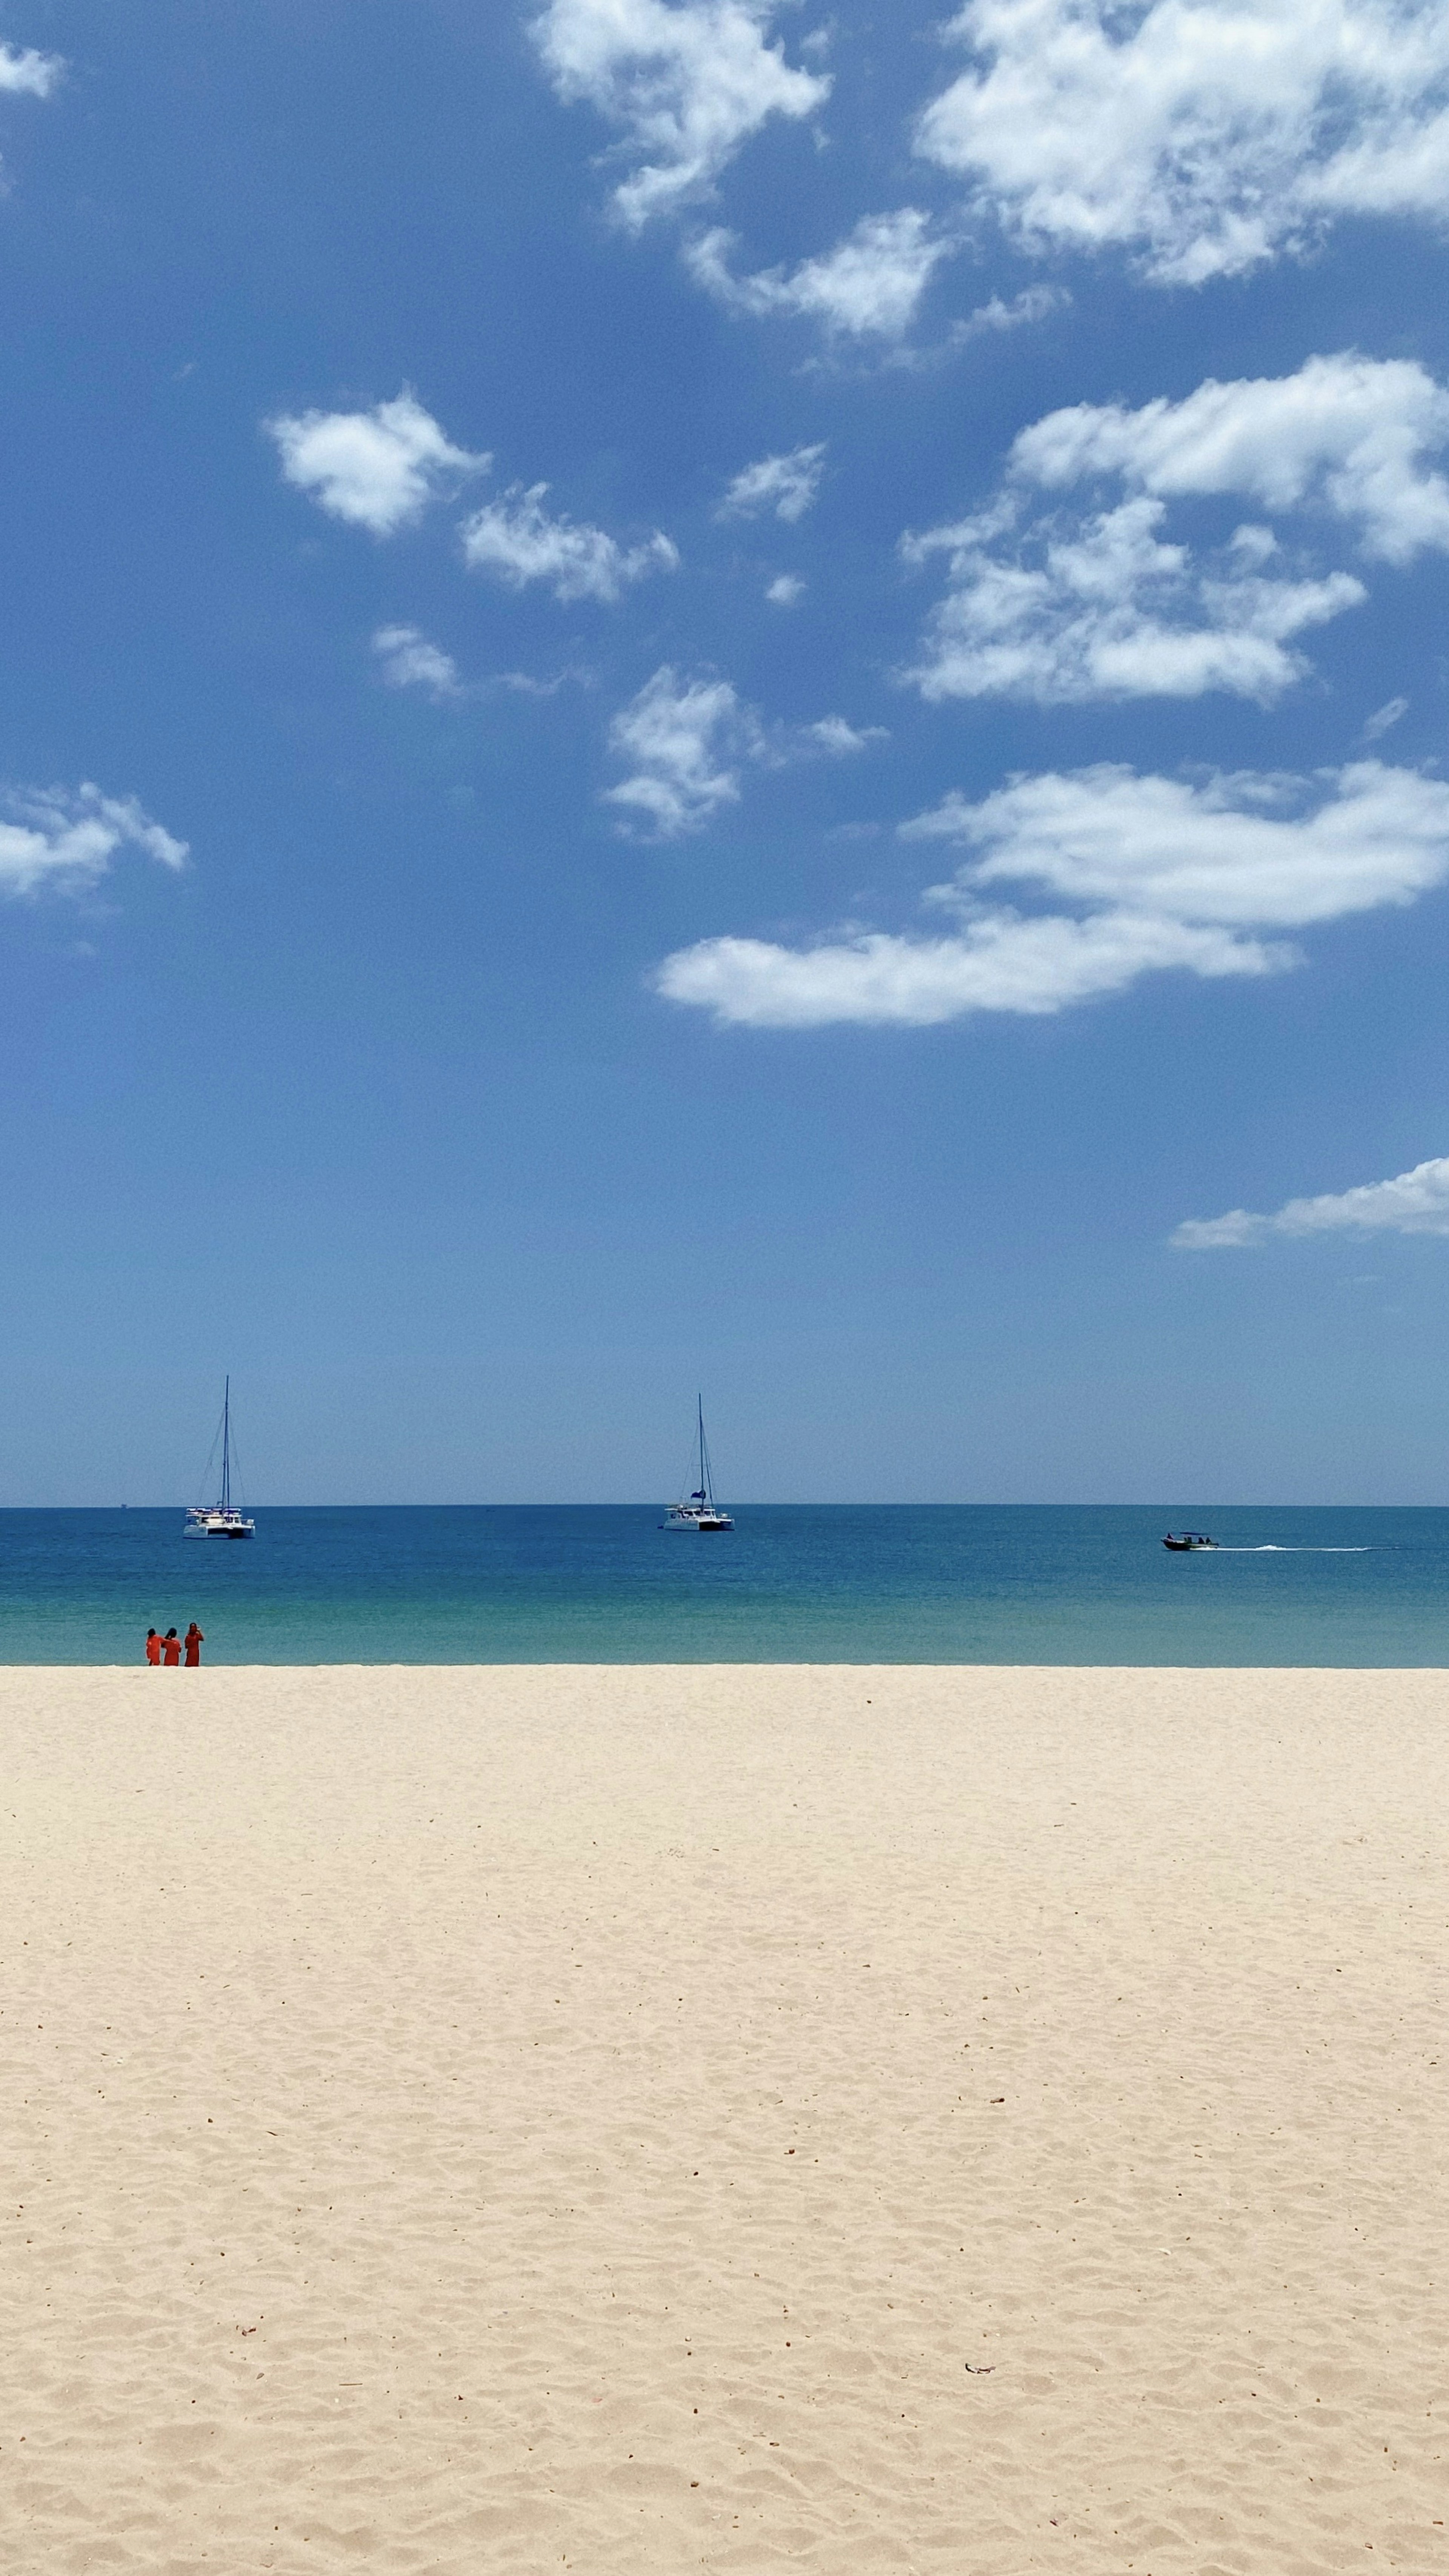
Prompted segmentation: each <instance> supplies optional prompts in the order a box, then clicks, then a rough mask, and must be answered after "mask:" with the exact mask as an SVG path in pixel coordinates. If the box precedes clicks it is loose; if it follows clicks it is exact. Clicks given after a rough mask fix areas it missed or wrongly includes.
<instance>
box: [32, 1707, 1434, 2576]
mask: <svg viewBox="0 0 1449 2576" xmlns="http://www.w3.org/2000/svg"><path fill="white" fill-rule="evenodd" d="M0 1729H3V1742H4V1779H3V1787H4V1795H3V1797H0V1833H3V1842H0V1870H3V1877H0V1954H3V1961H4V1974H3V1984H0V2003H3V2008H4V2011H3V2021H0V2045H3V2055H4V2077H3V2095H0V2161H3V2173H4V2176H5V2180H4V2184H3V2189H4V2190H5V2192H7V2193H10V2194H12V2197H11V2198H10V2200H9V2203H8V2206H7V2207H6V2208H5V2252H4V2262H3V2273H0V2562H3V2565H4V2567H5V2568H6V2569H8V2570H14V2571H16V2576H51V2571H59V2570H65V2571H73V2570H74V2571H82V2570H90V2569H96V2570H101V2569H105V2570H112V2569H122V2570H124V2569H144V2570H146V2571H147V2576H181V2571H183V2570H184V2571H187V2576H191V2571H198V2576H199V2571H203V2570H204V2571H206V2576H254V2571H256V2570H261V2569H279V2570H285V2571H287V2576H293V2571H302V2570H309V2569H319V2568H327V2567H335V2566H342V2567H348V2568H354V2567H362V2568H376V2569H383V2570H419V2571H430V2576H431V2571H437V2576H455V2571H456V2576H480V2571H491V2570H494V2569H499V2570H515V2569H517V2570H527V2571H528V2576H542V2571H545V2570H547V2569H550V2568H561V2567H575V2568H578V2569H580V2570H581V2571H583V2576H609V2571H620V2576H623V2571H629V2576H635V2571H656V2570H657V2571H661V2576H663V2571H668V2576H678V2571H683V2570H687V2569H692V2568H707V2569H712V2570H713V2569H718V2570H721V2571H724V2570H756V2569H765V2568H780V2567H795V2566H800V2567H807V2568H810V2569H815V2570H821V2571H829V2576H837V2571H838V2576H854V2571H856V2570H865V2569H875V2568H892V2569H895V2568H899V2569H911V2570H927V2569H940V2570H941V2571H943V2576H945V2571H949V2576H957V2571H962V2576H1025V2571H1028V2570H1033V2569H1037V2568H1045V2569H1052V2570H1056V2571H1060V2576H1096V2571H1098V2570H1109V2569H1110V2570H1117V2569H1124V2568H1132V2569H1137V2570H1141V2571H1146V2572H1147V2576H1152V2571H1155V2576H1177V2571H1189V2570H1190V2571H1192V2576H1211V2571H1216V2570H1225V2571H1232V2576H1238V2571H1246V2570H1254V2571H1256V2570H1263V2571H1270V2570H1271V2571H1272V2576H1294V2571H1299V2570H1302V2571H1323V2570H1339V2569H1349V2568H1353V2569H1357V2570H1362V2569H1364V2568H1366V2567H1367V2566H1368V2564H1369V2558H1370V2554H1372V2563H1373V2565H1374V2567H1377V2568H1385V2567H1393V2568H1401V2569H1411V2570H1418V2569H1429V2568H1431V2567H1433V2568H1440V2569H1442V2568H1444V2567H1445V2565H1446V2561H1449V2551H1446V2547H1445V2541H1446V2533H1445V2529H1444V2523H1443V2520H1441V2517H1445V2518H1449V2504H1446V2492H1449V2487H1446V2480H1445V2476H1444V2462H1443V2449H1444V2444H1443V2427H1444V2413H1445V2404H1446V2377H1449V2369H1446V2363H1445V2357H1444V2345H1445V2334H1446V2327H1449V2316H1446V2307H1445V2282H1444V2271H1445V2265H1444V2255H1445V2251H1446V2238H1449V2216H1446V2209H1449V2202H1446V2195H1445V2188H1444V2185H1445V2170H1444V2169H1445V2164H1446V2138H1449V2128H1446V2121H1445V2068H1444V2061H1445V2059H1446V2057H1449V2030H1446V2027H1445V2011H1444V1994H1443V1983H1444V1980H1443V1960H1444V1936H1445V1918H1446V1892H1449V1891H1446V1868H1445V1856H1444V1822H1445V1815H1446V1805H1449V1801H1446V1790H1449V1686H1446V1676H1444V1675H1442V1674H1437V1673H1413V1672H1404V1673H1377V1674H1369V1673H1323V1672H1319V1673H1301V1674H1289V1673H1242V1672H1239V1673H1150V1672H1066V1671H1056V1672H1031V1671H1026V1672H988V1671H979V1670H975V1671H973V1670H966V1671H960V1670H941V1669H916V1670H890V1671H868V1670H863V1669H860V1668H858V1667H857V1668H849V1669H845V1668H836V1669H823V1668H812V1669H806V1668H795V1669H791V1668H779V1667H776V1668H768V1667H767V1668H759V1667H751V1668H745V1669H740V1668H733V1669H719V1668H714V1669H689V1668H685V1669H679V1668H674V1669H667V1668H660V1667H655V1668H650V1669H644V1670H620V1669H612V1670H611V1669H600V1668H594V1669H579V1668H574V1669H567V1668H565V1669H550V1670H520V1669H512V1670H509V1669H503V1670H497V1669H490V1670H457V1669H453V1670H444V1671H419V1670H417V1669H397V1668H393V1669H370V1670H369V1669H357V1668H346V1669H337V1668H334V1669H320V1670H286V1671H264V1670H250V1671H213V1672H203V1673H201V1674H186V1673H177V1674H168V1673H149V1672H143V1671H138V1672H135V1673H113V1672H97V1671H62V1672H57V1671H45V1672H24V1671H10V1672H8V1673H5V1674H0ZM968 2365H972V2366H973V2368H968Z"/></svg>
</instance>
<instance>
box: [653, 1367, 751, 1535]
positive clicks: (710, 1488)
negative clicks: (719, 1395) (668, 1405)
mask: <svg viewBox="0 0 1449 2576" xmlns="http://www.w3.org/2000/svg"><path fill="white" fill-rule="evenodd" d="M664 1527H665V1529H672V1530H679V1529H688V1530H732V1529H733V1528H734V1522H733V1521H732V1520H731V1518H730V1516H729V1513H728V1512H727V1511H725V1510H723V1509H722V1507H721V1506H720V1504H718V1503H717V1502H716V1501H715V1498H714V1484H713V1481H712V1479H711V1477H710V1472H709V1444H708V1442H707V1441H706V1439H705V1436H704V1398H703V1396H701V1397H700V1398H699V1482H698V1484H697V1485H696V1486H695V1488H694V1491H693V1492H692V1493H691V1494H689V1495H687V1496H686V1498H685V1500H684V1501H683V1502H680V1503H671V1504H670V1506H669V1508H668V1510H667V1511H666V1513H665V1515H664Z"/></svg>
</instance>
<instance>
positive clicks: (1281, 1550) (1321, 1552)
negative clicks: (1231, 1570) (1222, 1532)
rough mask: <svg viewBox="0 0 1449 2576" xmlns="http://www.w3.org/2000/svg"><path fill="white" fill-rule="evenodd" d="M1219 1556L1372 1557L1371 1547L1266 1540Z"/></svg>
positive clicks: (1220, 1551) (1221, 1549)
mask: <svg viewBox="0 0 1449 2576" xmlns="http://www.w3.org/2000/svg"><path fill="white" fill-rule="evenodd" d="M1216 1553H1217V1554H1218V1555H1219V1556H1372V1555H1373V1553H1374V1551H1373V1549H1372V1548H1371V1547H1280V1546H1279V1544H1278V1542H1277V1540H1276V1539H1271V1538H1270V1539H1265V1540H1264V1541H1263V1543H1262V1545H1261V1547H1219V1548H1218V1549H1217V1551H1216Z"/></svg>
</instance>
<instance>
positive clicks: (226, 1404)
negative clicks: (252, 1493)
mask: <svg viewBox="0 0 1449 2576" xmlns="http://www.w3.org/2000/svg"><path fill="white" fill-rule="evenodd" d="M221 1508H222V1510H223V1511H224V1512H225V1511H230V1509H231V1372H230V1370H228V1372H227V1379H226V1392H225V1394H224V1395H223V1397H222V1400H221Z"/></svg>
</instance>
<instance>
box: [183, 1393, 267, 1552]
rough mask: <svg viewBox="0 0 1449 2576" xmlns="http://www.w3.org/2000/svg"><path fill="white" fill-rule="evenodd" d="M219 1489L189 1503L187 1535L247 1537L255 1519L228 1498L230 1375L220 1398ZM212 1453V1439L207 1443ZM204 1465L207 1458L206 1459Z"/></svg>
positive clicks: (229, 1491)
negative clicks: (209, 1496) (203, 1500)
mask: <svg viewBox="0 0 1449 2576" xmlns="http://www.w3.org/2000/svg"><path fill="white" fill-rule="evenodd" d="M220 1430H221V1492H220V1495H219V1496H218V1498H217V1500H216V1501H215V1502H214V1503H191V1504H189V1505H188V1507H187V1513H186V1536H187V1537H188V1538H250V1537H251V1535H252V1533H253V1531H254V1530H255V1528H256V1522H255V1521H253V1520H248V1518H247V1515H246V1513H245V1512H242V1511H239V1510H238V1509H237V1507H236V1505H235V1504H234V1503H233V1501H232V1498H231V1378H230V1376H228V1378H227V1381H226V1391H225V1393H224V1395H223V1397H222V1400H221V1424H220ZM211 1450H212V1457H215V1455H216V1442H215V1441H214V1440H213V1442H212V1444H211ZM206 1463H207V1465H208V1467H209V1466H210V1464H211V1459H210V1458H208V1460H207V1462H206Z"/></svg>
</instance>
